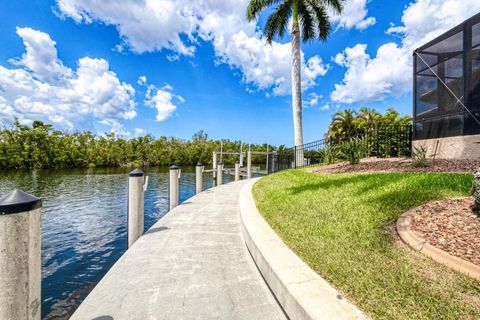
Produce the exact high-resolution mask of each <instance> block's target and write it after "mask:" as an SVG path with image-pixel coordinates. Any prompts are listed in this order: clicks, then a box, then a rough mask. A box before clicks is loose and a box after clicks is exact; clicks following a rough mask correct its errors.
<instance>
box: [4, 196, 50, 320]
mask: <svg viewBox="0 0 480 320" xmlns="http://www.w3.org/2000/svg"><path fill="white" fill-rule="evenodd" d="M41 208H42V200H41V199H39V198H37V197H34V196H32V195H30V194H28V193H25V192H23V191H21V190H18V189H15V190H13V191H12V192H10V193H8V194H6V195H4V196H3V197H1V198H0V292H1V294H0V319H27V320H40V316H41V312H40V309H41V300H40V294H41V293H40V287H41V252H40V250H41V246H40V238H41Z"/></svg>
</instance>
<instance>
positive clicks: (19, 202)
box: [0, 189, 42, 215]
mask: <svg viewBox="0 0 480 320" xmlns="http://www.w3.org/2000/svg"><path fill="white" fill-rule="evenodd" d="M41 207H42V199H40V198H37V197H35V196H32V195H31V194H28V193H25V192H23V191H22V190H18V189H15V190H13V191H10V192H9V193H7V194H6V195H4V196H2V197H1V198H0V215H4V214H12V213H20V212H27V211H32V210H35V209H38V208H41Z"/></svg>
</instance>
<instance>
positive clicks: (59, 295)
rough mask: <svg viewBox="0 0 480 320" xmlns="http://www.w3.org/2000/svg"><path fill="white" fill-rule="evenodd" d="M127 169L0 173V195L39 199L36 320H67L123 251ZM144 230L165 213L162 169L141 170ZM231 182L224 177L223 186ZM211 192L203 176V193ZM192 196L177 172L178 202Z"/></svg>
mask: <svg viewBox="0 0 480 320" xmlns="http://www.w3.org/2000/svg"><path fill="white" fill-rule="evenodd" d="M129 171H131V170H130V169H125V168H109V169H69V170H32V171H22V170H18V171H0V195H3V194H4V193H6V192H9V191H11V190H12V189H14V188H18V189H21V190H23V191H25V192H28V193H31V194H33V195H35V196H37V197H41V198H42V199H43V209H42V319H48V320H50V319H68V318H69V317H70V315H71V314H72V313H73V311H74V310H75V309H76V307H77V306H78V305H79V304H80V303H81V302H82V301H83V299H85V297H86V296H87V295H88V293H89V292H90V291H91V290H92V289H93V287H94V286H95V285H96V284H97V283H98V281H100V279H101V278H102V277H103V276H104V275H105V273H106V272H107V271H108V270H109V269H110V267H111V266H112V265H113V264H114V263H115V261H117V260H118V258H120V256H121V255H122V254H123V253H124V252H125V250H126V249H127V179H128V173H129ZM144 172H145V173H146V175H148V176H149V184H148V189H147V191H146V193H145V230H147V229H148V228H150V227H151V226H152V225H153V224H154V223H155V222H156V221H158V219H160V218H161V217H162V216H163V215H165V213H167V211H168V168H159V167H153V168H147V169H145V170H144ZM232 179H233V177H232V176H229V175H224V181H225V182H229V181H231V180H232ZM211 186H212V177H211V173H209V174H206V173H205V174H204V186H203V187H204V189H206V188H209V187H211ZM194 194H195V173H194V168H193V167H190V168H182V174H181V178H180V202H183V201H185V200H186V199H188V198H190V197H191V196H193V195H194Z"/></svg>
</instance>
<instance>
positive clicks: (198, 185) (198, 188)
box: [195, 163, 203, 194]
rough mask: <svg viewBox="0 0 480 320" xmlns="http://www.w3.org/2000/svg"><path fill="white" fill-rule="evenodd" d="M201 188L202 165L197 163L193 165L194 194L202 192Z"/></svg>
mask: <svg viewBox="0 0 480 320" xmlns="http://www.w3.org/2000/svg"><path fill="white" fill-rule="evenodd" d="M202 189H203V165H202V164H201V163H197V166H196V167H195V194H198V193H200V192H202Z"/></svg>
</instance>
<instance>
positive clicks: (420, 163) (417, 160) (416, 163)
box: [412, 146, 429, 168]
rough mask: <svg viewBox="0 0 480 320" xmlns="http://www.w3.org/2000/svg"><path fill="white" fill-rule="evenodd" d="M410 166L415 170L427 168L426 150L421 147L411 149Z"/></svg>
mask: <svg viewBox="0 0 480 320" xmlns="http://www.w3.org/2000/svg"><path fill="white" fill-rule="evenodd" d="M412 166H413V167H416V168H424V167H428V166H429V162H428V157H427V148H425V147H423V146H420V147H414V148H413V151H412Z"/></svg>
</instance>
